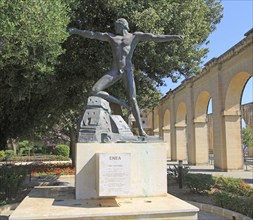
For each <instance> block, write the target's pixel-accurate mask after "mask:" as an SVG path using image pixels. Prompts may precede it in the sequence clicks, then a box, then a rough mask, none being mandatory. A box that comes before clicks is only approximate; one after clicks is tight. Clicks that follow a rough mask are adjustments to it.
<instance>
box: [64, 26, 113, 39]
mask: <svg viewBox="0 0 253 220" xmlns="http://www.w3.org/2000/svg"><path fill="white" fill-rule="evenodd" d="M68 32H69V33H70V34H77V35H79V36H81V37H84V38H91V39H97V40H102V41H108V36H109V34H108V33H102V32H93V31H87V30H80V29H77V28H70V29H68Z"/></svg>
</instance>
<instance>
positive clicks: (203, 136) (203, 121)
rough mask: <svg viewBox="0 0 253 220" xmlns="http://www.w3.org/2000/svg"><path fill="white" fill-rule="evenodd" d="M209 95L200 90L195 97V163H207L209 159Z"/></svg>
mask: <svg viewBox="0 0 253 220" xmlns="http://www.w3.org/2000/svg"><path fill="white" fill-rule="evenodd" d="M210 99H211V96H210V94H209V92H208V91H205V90H204V91H201V92H200V93H199V95H198V97H197V100H196V104H195V113H194V129H195V132H194V133H195V158H196V163H197V164H207V163H208V160H209V145H208V120H207V110H208V104H209V101H210Z"/></svg>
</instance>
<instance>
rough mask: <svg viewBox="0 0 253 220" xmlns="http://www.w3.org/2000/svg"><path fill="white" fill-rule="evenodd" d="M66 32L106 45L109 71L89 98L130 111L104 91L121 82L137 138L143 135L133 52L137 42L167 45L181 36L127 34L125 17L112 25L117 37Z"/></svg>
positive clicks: (74, 30) (74, 31) (125, 105)
mask: <svg viewBox="0 0 253 220" xmlns="http://www.w3.org/2000/svg"><path fill="white" fill-rule="evenodd" d="M69 33H71V34H77V35H80V36H82V37H85V38H91V39H97V40H101V41H107V42H109V44H110V45H111V48H112V54H113V63H112V68H111V70H110V71H109V72H107V73H106V74H105V75H104V76H102V77H101V78H100V79H99V80H98V81H97V82H96V83H95V85H94V86H93V87H92V95H93V96H98V97H101V98H103V99H105V100H107V101H109V102H113V103H116V104H119V105H122V106H124V107H125V108H127V109H130V108H129V106H128V105H127V104H126V102H125V101H124V100H119V99H117V98H116V97H114V96H111V95H110V94H108V93H107V92H105V91H104V90H105V89H106V88H108V87H110V86H112V85H113V84H114V83H116V82H117V81H118V80H119V79H123V83H124V87H125V89H126V91H127V93H128V96H129V102H130V106H131V110H132V113H133V116H134V118H135V120H136V124H137V126H138V129H139V135H140V136H146V133H145V131H144V129H143V127H142V123H141V118H140V111H139V107H138V104H137V100H136V87H135V81H134V77H133V64H132V61H131V59H132V56H133V53H134V50H135V48H136V45H137V44H138V42H139V41H155V42H166V41H171V40H182V39H183V37H182V36H180V35H154V34H152V33H143V32H134V33H129V27H128V22H127V20H126V19H124V18H120V19H118V20H117V21H116V22H115V33H116V34H112V33H107V32H106V33H101V32H93V31H87V30H79V29H76V28H70V29H69Z"/></svg>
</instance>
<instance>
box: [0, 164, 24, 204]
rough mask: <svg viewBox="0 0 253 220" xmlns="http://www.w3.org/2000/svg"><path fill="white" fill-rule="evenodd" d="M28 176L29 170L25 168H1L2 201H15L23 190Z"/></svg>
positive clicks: (0, 190)
mask: <svg viewBox="0 0 253 220" xmlns="http://www.w3.org/2000/svg"><path fill="white" fill-rule="evenodd" d="M27 174H28V169H27V168H26V167H25V166H14V167H8V166H2V167H0V199H1V200H12V199H15V198H16V197H17V196H18V194H19V192H20V190H21V189H22V184H23V182H24V180H25V178H26V176H27Z"/></svg>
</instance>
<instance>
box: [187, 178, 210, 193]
mask: <svg viewBox="0 0 253 220" xmlns="http://www.w3.org/2000/svg"><path fill="white" fill-rule="evenodd" d="M185 183H186V185H187V186H188V187H189V188H190V190H191V191H192V192H194V193H204V192H206V191H207V190H210V189H211V186H212V185H213V183H214V181H213V178H212V175H210V174H201V173H198V174H192V173H188V174H187V175H186V176H185Z"/></svg>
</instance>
